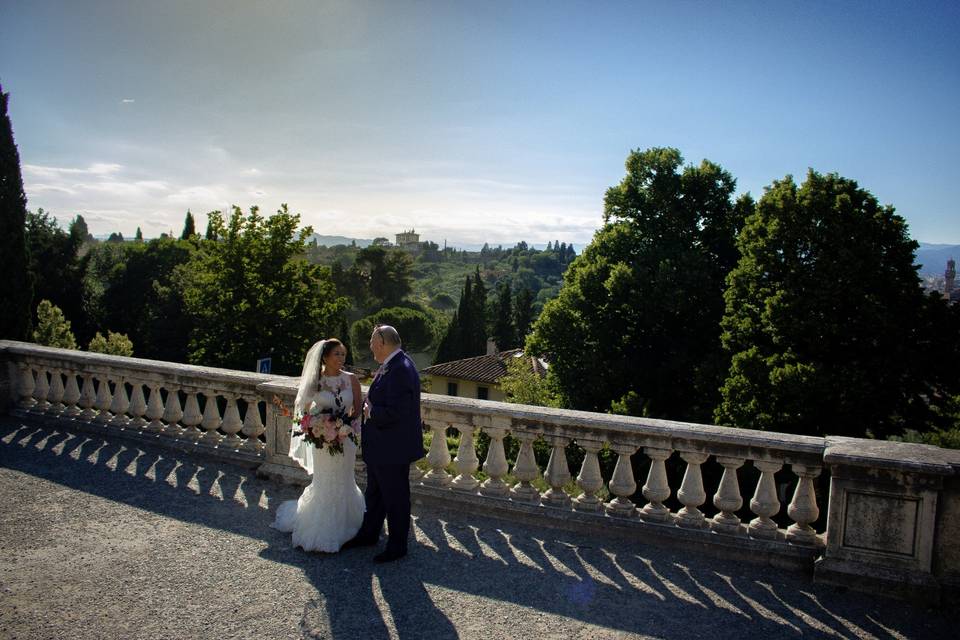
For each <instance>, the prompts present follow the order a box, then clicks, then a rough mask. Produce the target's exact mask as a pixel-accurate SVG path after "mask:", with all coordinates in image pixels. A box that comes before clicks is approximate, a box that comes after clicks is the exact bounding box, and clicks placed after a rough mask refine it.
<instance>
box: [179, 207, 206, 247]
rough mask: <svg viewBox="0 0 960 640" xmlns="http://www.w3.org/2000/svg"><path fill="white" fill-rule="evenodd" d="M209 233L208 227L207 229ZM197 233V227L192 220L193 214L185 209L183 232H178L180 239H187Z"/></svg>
mask: <svg viewBox="0 0 960 640" xmlns="http://www.w3.org/2000/svg"><path fill="white" fill-rule="evenodd" d="M207 232H208V233H209V228H208V231H207ZM195 235H197V228H196V225H195V224H194V222H193V214H192V213H190V210H189V209H188V210H187V217H186V218H185V219H184V221H183V233H181V234H180V239H181V240H188V239H189V238H190V236H195Z"/></svg>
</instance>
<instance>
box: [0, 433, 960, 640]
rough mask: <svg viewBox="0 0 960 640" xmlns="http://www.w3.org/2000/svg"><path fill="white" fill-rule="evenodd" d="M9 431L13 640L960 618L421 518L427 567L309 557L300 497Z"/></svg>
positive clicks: (433, 516) (787, 626)
mask: <svg viewBox="0 0 960 640" xmlns="http://www.w3.org/2000/svg"><path fill="white" fill-rule="evenodd" d="M60 429H61V427H50V426H43V427H40V426H36V425H35V424H33V423H25V422H22V421H20V420H18V419H17V418H13V417H0V495H2V502H0V505H2V506H0V590H2V596H0V638H11V639H12V638H17V639H21V638H22V639H34V638H71V639H73V638H77V639H80V638H98V639H99V638H196V639H200V640H203V639H211V640H213V639H216V640H223V639H226V638H256V639H263V640H267V639H272V638H277V639H290V638H298V637H302V638H361V637H362V638H538V637H545V638H713V639H719V638H793V637H835V638H948V637H951V638H952V637H956V636H955V635H954V634H953V633H952V632H953V631H954V630H955V629H954V628H955V626H956V623H957V621H958V619H957V617H956V613H955V612H950V611H935V610H924V609H922V608H918V607H915V606H911V605H907V604H905V603H903V602H900V601H894V600H886V599H884V598H878V597H874V596H868V595H863V594H860V593H856V592H852V591H846V590H844V589H838V588H836V587H831V586H826V585H821V584H813V582H812V581H811V579H810V578H809V576H805V575H803V574H798V573H791V572H786V571H780V570H775V569H772V568H770V567H763V566H758V565H750V564H743V563H735V562H732V561H724V560H718V559H716V558H710V557H707V556H702V555H697V554H693V553H687V552H678V551H676V550H670V549H665V548H663V547H657V546H652V545H649V544H645V543H644V542H643V541H642V540H635V541H631V542H624V541H622V540H616V539H602V538H597V537H589V536H584V535H578V534H572V533H565V532H561V531H557V530H555V529H547V528H531V527H529V526H526V525H522V524H517V523H515V522H511V521H507V520H497V519H487V518H482V517H475V516H464V515H461V514H458V513H455V512H448V511H439V510H437V509H436V508H431V507H424V506H418V507H417V508H416V510H415V514H414V519H415V526H414V532H415V535H416V542H415V543H414V544H412V546H411V553H410V555H409V556H408V557H407V558H405V559H403V560H401V561H400V562H397V563H393V564H390V565H374V564H373V563H372V561H371V558H372V556H373V554H374V553H375V551H373V550H370V549H357V550H351V551H348V552H344V553H342V554H334V555H327V554H310V553H304V552H303V551H301V550H299V549H294V548H291V545H290V536H289V535H285V534H282V533H279V532H277V531H274V530H273V529H271V528H270V527H269V524H270V522H271V520H272V517H273V510H274V509H275V507H276V505H277V504H279V503H280V502H281V501H283V500H286V499H291V498H294V497H296V495H297V494H298V492H299V490H298V489H297V488H296V487H291V486H286V485H281V484H278V483H274V482H271V481H267V480H263V479H259V478H257V477H256V476H255V475H254V473H253V472H252V471H251V470H249V469H246V468H243V467H239V466H234V465H232V464H229V463H226V462H224V461H222V460H212V459H204V458H199V457H194V456H193V455H191V454H187V453H180V452H176V451H171V450H169V449H161V448H157V447H155V446H153V445H149V444H142V443H132V442H131V441H128V440H121V439H113V437H108V438H103V437H100V436H92V435H89V434H83V433H79V432H78V433H70V432H66V431H62V430H60Z"/></svg>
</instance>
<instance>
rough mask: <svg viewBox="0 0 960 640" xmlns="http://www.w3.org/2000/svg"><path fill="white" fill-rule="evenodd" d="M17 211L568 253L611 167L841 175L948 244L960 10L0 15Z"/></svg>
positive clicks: (760, 183) (323, 9)
mask: <svg viewBox="0 0 960 640" xmlns="http://www.w3.org/2000/svg"><path fill="white" fill-rule="evenodd" d="M0 85H2V87H3V91H4V92H6V93H9V94H10V105H9V113H10V118H11V121H12V124H13V129H14V136H15V139H16V142H17V146H18V149H19V152H20V162H21V170H22V174H23V179H24V188H25V191H26V194H27V198H28V205H27V206H28V208H29V209H31V210H33V211H36V210H37V209H39V208H43V209H44V210H46V211H48V212H49V213H50V214H51V215H54V216H56V217H57V218H58V220H59V221H60V222H61V224H63V225H64V226H66V224H67V223H68V222H69V220H70V219H72V218H73V217H74V216H75V215H77V214H81V215H83V217H84V219H85V220H86V221H87V224H88V225H89V228H90V230H91V232H92V233H94V234H95V235H99V234H107V233H111V232H114V231H119V232H121V233H122V234H123V235H124V236H125V237H130V236H132V235H133V234H134V233H135V230H136V229H137V227H140V228H142V231H143V234H144V236H145V237H148V238H149V237H155V236H158V235H159V234H160V233H164V232H167V233H169V232H173V233H175V234H177V235H179V233H180V231H181V230H182V229H183V221H184V217H185V214H186V211H187V210H190V211H192V212H193V214H194V215H195V217H196V218H197V220H198V222H197V226H198V228H199V229H200V230H201V231H202V230H203V229H204V228H205V225H206V216H205V215H204V214H205V213H207V212H209V211H212V210H225V209H227V208H228V207H230V206H232V205H237V206H240V207H241V208H243V209H244V210H247V209H249V207H251V206H253V205H257V206H259V207H260V208H261V212H262V213H267V214H269V213H271V212H273V211H276V210H277V209H278V208H279V207H280V205H281V204H282V203H286V204H288V206H289V208H290V210H291V211H293V212H296V213H299V214H301V222H302V223H303V224H304V225H308V224H309V225H311V226H312V227H313V228H314V231H315V232H317V233H320V234H325V235H344V236H348V237H354V238H373V237H377V236H385V237H388V238H390V239H392V238H393V235H394V234H395V233H398V232H401V231H404V230H408V229H415V230H416V231H417V232H418V233H420V234H421V239H424V240H433V241H435V242H437V243H439V244H441V245H442V244H443V243H444V242H447V243H448V244H450V245H453V246H457V245H459V246H465V245H476V244H482V243H483V242H489V243H490V244H491V245H494V246H495V245H497V244H503V245H504V246H512V245H513V244H515V243H516V242H518V241H520V240H524V241H527V242H528V243H531V244H535V245H539V244H545V243H546V242H548V241H551V240H559V241H561V242H566V243H574V244H576V245H577V246H578V247H579V246H582V245H584V244H586V243H588V242H589V241H590V239H591V237H592V236H593V234H594V232H595V231H596V230H597V229H598V228H599V227H600V226H601V225H602V224H603V218H602V215H603V197H604V193H605V191H606V190H607V189H608V188H609V187H611V186H614V185H616V184H618V183H619V182H620V181H621V180H622V179H623V177H624V174H625V171H624V161H625V159H626V157H627V155H628V154H629V153H630V151H631V150H634V149H647V148H650V147H661V146H670V147H676V148H677V149H679V150H680V152H681V153H682V154H683V157H684V160H685V162H686V163H688V164H699V163H700V161H701V160H703V159H705V158H706V159H709V160H711V161H713V162H715V163H717V164H719V165H720V166H722V167H723V168H724V169H726V170H727V171H729V172H730V173H731V174H732V175H733V177H734V178H735V179H736V180H737V191H738V193H744V192H750V193H751V194H753V195H754V196H755V197H759V196H760V195H762V193H763V189H764V187H765V186H767V185H770V184H771V183H772V182H773V181H774V180H777V179H781V178H783V177H784V176H786V175H788V174H791V175H793V176H794V177H795V178H796V179H797V181H798V182H799V181H802V179H803V177H804V176H805V174H806V173H807V170H808V169H809V168H813V169H815V170H816V171H819V172H821V173H828V172H837V173H839V174H841V175H842V176H844V177H847V178H852V179H854V180H856V181H857V182H858V183H859V184H860V185H861V186H862V187H863V188H865V189H867V190H869V191H870V192H871V193H873V194H874V195H875V196H876V197H877V198H878V199H879V200H880V201H881V202H882V203H884V204H891V205H893V206H894V207H895V208H896V209H897V211H898V213H899V214H900V215H902V216H903V217H904V218H906V220H907V222H908V224H909V228H910V234H911V236H912V237H913V238H914V239H916V240H918V241H921V242H930V243H949V244H960V211H958V203H960V170H958V164H957V162H956V156H957V152H958V150H960V118H958V116H957V114H958V105H960V2H956V1H955V0H951V1H947V2H932V1H931V2H924V1H922V0H917V1H911V2H903V1H899V0H898V1H895V2H889V1H886V0H871V1H865V2H859V1H853V0H851V1H841V2H835V1H834V2H818V1H814V0H808V1H806V2H790V3H781V2H776V1H771V2H749V1H746V0H744V1H736V0H732V1H731V2H708V1H702V2H684V1H677V2H662V1H660V2H652V1H651V2H645V1H641V0H637V1H633V2H613V1H609V2H604V1H602V0H593V1H590V2H565V1H562V0H552V1H550V2H540V1H537V0H516V1H512V2H503V1H498V0H486V1H480V0H476V1H471V2H467V1H462V2H458V1H455V0H447V1H435V2H409V1H405V0H393V1H389V0H387V1H384V2H367V1H364V0H350V1H343V2H326V1H322V0H309V1H294V0H291V1H288V2H284V1H276V2H262V1H252V0H228V1H203V0H162V1H161V0H147V1H140V0H119V1H95V0H69V1H65V2H59V1H48V0H31V1H23V0H0Z"/></svg>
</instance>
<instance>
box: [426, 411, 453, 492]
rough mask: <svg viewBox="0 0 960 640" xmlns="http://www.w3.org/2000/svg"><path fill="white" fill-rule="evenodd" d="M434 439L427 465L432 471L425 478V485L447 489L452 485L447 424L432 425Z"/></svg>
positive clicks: (437, 423) (431, 443) (428, 454)
mask: <svg viewBox="0 0 960 640" xmlns="http://www.w3.org/2000/svg"><path fill="white" fill-rule="evenodd" d="M430 430H431V431H432V432H433V438H432V439H431V441H430V451H429V452H428V453H427V464H429V465H430V470H429V471H427V473H426V475H425V476H423V484H425V485H429V486H431V487H446V486H449V485H450V474H449V473H447V465H448V464H450V451H449V450H448V449H447V429H446V426H445V423H442V422H435V423H434V424H432V425H430Z"/></svg>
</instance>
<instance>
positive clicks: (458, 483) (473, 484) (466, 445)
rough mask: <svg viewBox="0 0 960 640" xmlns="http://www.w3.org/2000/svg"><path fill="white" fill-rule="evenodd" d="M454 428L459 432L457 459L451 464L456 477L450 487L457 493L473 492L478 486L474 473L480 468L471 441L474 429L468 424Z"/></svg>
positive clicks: (457, 425) (456, 425)
mask: <svg viewBox="0 0 960 640" xmlns="http://www.w3.org/2000/svg"><path fill="white" fill-rule="evenodd" d="M454 426H455V427H456V428H457V430H458V431H459V432H460V446H459V447H457V457H456V458H454V459H453V464H454V466H455V467H456V468H457V477H456V478H454V479H453V483H452V484H451V486H452V487H453V488H454V489H457V490H458V491H473V490H475V489H476V488H477V485H479V484H480V482H479V481H478V480H477V479H476V478H474V477H473V474H474V472H475V471H476V470H477V469H478V468H479V467H480V461H479V460H478V459H477V447H476V445H475V444H474V441H473V433H474V427H473V425H469V424H455V425H454Z"/></svg>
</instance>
